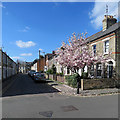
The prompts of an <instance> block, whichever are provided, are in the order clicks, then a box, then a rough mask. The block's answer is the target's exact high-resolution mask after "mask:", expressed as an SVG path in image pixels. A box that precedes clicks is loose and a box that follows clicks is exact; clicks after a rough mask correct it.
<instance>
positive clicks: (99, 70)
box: [97, 63, 102, 77]
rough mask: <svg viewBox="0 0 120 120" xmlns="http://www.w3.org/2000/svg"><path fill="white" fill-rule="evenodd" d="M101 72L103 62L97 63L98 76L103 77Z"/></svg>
mask: <svg viewBox="0 0 120 120" xmlns="http://www.w3.org/2000/svg"><path fill="white" fill-rule="evenodd" d="M101 74H102V64H101V63H97V76H98V77H101Z"/></svg>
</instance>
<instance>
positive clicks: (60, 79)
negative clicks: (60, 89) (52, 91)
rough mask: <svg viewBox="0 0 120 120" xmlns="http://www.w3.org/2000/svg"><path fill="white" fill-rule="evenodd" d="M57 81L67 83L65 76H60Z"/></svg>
mask: <svg viewBox="0 0 120 120" xmlns="http://www.w3.org/2000/svg"><path fill="white" fill-rule="evenodd" d="M57 81H58V82H63V83H64V82H65V78H64V76H60V75H59V76H57Z"/></svg>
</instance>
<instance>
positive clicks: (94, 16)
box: [89, 0, 118, 29]
mask: <svg viewBox="0 0 120 120" xmlns="http://www.w3.org/2000/svg"><path fill="white" fill-rule="evenodd" d="M104 1H105V2H100V1H99V0H95V4H94V7H93V9H92V11H91V12H90V13H89V17H90V19H91V24H92V25H93V26H94V28H96V29H99V28H101V27H102V20H103V19H104V15H105V14H106V5H108V14H109V15H113V16H115V17H116V18H118V0H114V2H113V1H112V2H110V1H111V0H104Z"/></svg>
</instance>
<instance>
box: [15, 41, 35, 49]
mask: <svg viewBox="0 0 120 120" xmlns="http://www.w3.org/2000/svg"><path fill="white" fill-rule="evenodd" d="M16 45H17V46H18V47H20V48H28V47H32V46H35V45H36V44H35V43H34V42H32V41H28V42H23V41H22V40H19V41H16Z"/></svg>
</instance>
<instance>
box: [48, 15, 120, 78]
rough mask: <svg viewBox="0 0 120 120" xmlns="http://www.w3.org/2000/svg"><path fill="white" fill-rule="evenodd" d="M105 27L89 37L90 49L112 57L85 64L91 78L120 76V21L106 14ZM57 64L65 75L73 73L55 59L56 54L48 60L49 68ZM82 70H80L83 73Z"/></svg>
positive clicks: (59, 71)
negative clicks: (100, 61)
mask: <svg viewBox="0 0 120 120" xmlns="http://www.w3.org/2000/svg"><path fill="white" fill-rule="evenodd" d="M101 22H102V23H103V29H102V30H101V31H99V32H98V33H96V34H93V35H92V36H90V37H88V38H87V41H88V45H89V49H90V51H92V52H93V54H102V55H104V56H105V57H106V56H109V53H111V54H110V59H108V60H107V62H106V63H97V64H95V63H93V64H92V65H91V66H90V67H87V66H85V68H84V72H88V75H89V77H90V78H112V77H117V78H120V22H117V19H116V18H114V17H113V16H111V15H105V16H104V19H103V21H101ZM52 64H54V65H55V66H56V69H57V72H58V73H61V72H63V73H64V75H71V74H72V72H71V70H69V69H68V68H67V67H66V68H63V67H62V66H61V65H60V64H59V63H57V62H56V61H55V56H52V57H51V58H50V59H49V60H48V66H49V67H48V68H51V67H52ZM81 73H82V70H81V69H80V70H79V74H80V75H81Z"/></svg>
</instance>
